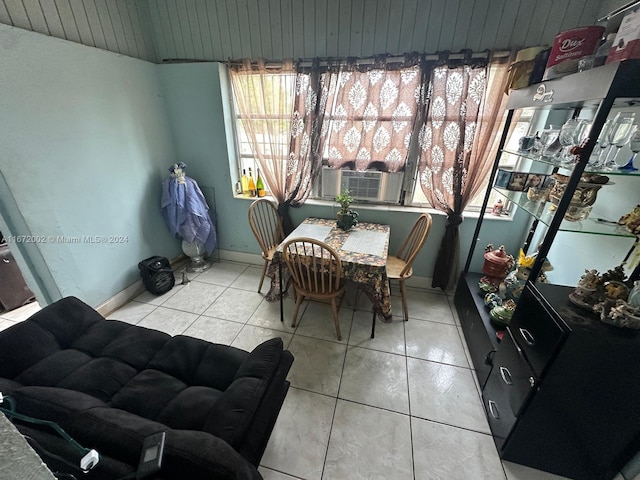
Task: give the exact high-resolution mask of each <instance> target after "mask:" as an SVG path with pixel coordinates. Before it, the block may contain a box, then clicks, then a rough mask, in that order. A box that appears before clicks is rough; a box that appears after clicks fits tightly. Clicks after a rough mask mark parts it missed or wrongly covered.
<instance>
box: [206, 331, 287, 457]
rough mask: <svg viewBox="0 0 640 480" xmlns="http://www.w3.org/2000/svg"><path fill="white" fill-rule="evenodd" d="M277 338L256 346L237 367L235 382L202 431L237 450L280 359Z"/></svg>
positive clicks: (221, 398)
mask: <svg viewBox="0 0 640 480" xmlns="http://www.w3.org/2000/svg"><path fill="white" fill-rule="evenodd" d="M282 352H283V345H282V339H281V338H272V339H271V340H267V341H266V342H264V343H262V344H260V345H258V346H257V347H256V348H255V349H254V350H253V351H252V352H251V353H250V354H249V356H248V357H247V358H246V359H245V360H244V361H243V363H242V364H241V365H240V367H239V368H238V370H237V372H236V375H235V379H234V380H233V382H231V384H230V385H229V386H228V387H227V388H226V389H225V390H224V392H223V393H222V395H221V396H220V397H219V398H218V400H217V401H216V403H215V405H214V406H213V408H212V409H211V411H210V412H209V415H208V416H207V419H206V421H205V424H204V431H206V432H209V433H212V434H213V435H216V436H218V437H220V438H222V439H224V440H225V441H227V442H228V443H229V444H230V445H231V446H233V447H234V448H237V447H238V446H239V445H241V444H242V443H243V442H244V440H245V438H246V435H247V432H248V430H249V427H250V425H251V422H252V421H253V417H254V415H255V413H256V411H257V409H258V407H259V405H260V404H261V402H262V400H263V397H264V396H265V393H266V391H267V389H268V387H269V384H270V383H271V381H272V378H273V377H274V375H275V372H276V371H277V369H278V365H279V364H280V360H281V358H282Z"/></svg>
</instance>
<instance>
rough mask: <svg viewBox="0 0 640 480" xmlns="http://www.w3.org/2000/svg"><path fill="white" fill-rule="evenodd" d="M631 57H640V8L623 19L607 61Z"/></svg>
mask: <svg viewBox="0 0 640 480" xmlns="http://www.w3.org/2000/svg"><path fill="white" fill-rule="evenodd" d="M629 58H640V10H636V11H634V12H631V13H628V14H627V15H625V17H624V18H623V19H622V23H621V24H620V28H619V29H618V33H617V34H616V38H615V40H614V41H613V46H612V47H611V50H609V55H608V56H607V63H612V62H619V61H622V60H627V59H629Z"/></svg>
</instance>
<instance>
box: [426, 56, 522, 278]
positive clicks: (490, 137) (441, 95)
mask: <svg viewBox="0 0 640 480" xmlns="http://www.w3.org/2000/svg"><path fill="white" fill-rule="evenodd" d="M440 63H441V65H439V66H437V67H436V68H434V70H433V72H432V74H431V81H430V87H429V96H430V101H429V103H428V110H427V118H426V122H425V123H424V125H423V127H422V129H421V132H420V136H419V141H418V145H419V152H420V153H419V154H420V158H419V175H420V177H419V178H420V186H421V188H422V190H423V192H424V194H425V196H426V197H427V199H428V200H429V202H430V203H431V205H432V206H433V207H434V208H437V209H438V210H441V211H443V212H446V214H447V223H446V227H445V233H444V236H443V238H442V242H441V245H440V250H439V251H438V256H437V258H436V264H435V267H434V272H433V283H432V286H433V287H438V288H441V289H443V290H445V289H450V288H452V287H453V286H454V283H455V281H456V278H457V276H458V273H459V257H460V238H459V225H460V224H461V223H462V220H463V218H462V212H463V210H464V208H465V207H466V205H467V204H468V203H469V202H470V201H471V200H472V199H473V198H474V197H475V196H476V195H477V194H478V193H479V192H480V190H481V189H482V188H484V181H485V180H486V178H487V175H488V173H489V171H490V170H491V165H492V164H493V160H494V158H495V154H496V153H497V140H498V135H497V133H498V131H499V129H500V127H501V125H500V123H499V122H498V121H497V120H498V118H499V116H500V115H501V114H502V112H503V110H504V103H505V99H506V95H505V94H504V90H505V85H506V80H507V68H508V64H509V63H508V59H506V58H505V59H503V60H497V61H495V62H490V63H489V64H486V63H484V64H482V63H480V64H479V63H474V62H473V61H472V59H471V58H470V55H468V56H467V58H465V59H464V60H462V61H455V62H453V61H448V60H447V59H446V57H444V56H443V57H442V58H441V62H440Z"/></svg>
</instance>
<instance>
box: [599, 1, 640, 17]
mask: <svg viewBox="0 0 640 480" xmlns="http://www.w3.org/2000/svg"><path fill="white" fill-rule="evenodd" d="M637 5H640V0H634V1H633V2H629V3H627V4H626V5H624V6H622V7H618V8H616V9H615V10H612V11H611V12H609V13H608V14H607V15H605V16H604V17H602V18H599V19H598V22H604V21H605V20H609V19H611V18H613V17H615V16H616V15H620V14H621V13H622V12H626V11H627V10H629V9H630V8H633V7H635V6H637Z"/></svg>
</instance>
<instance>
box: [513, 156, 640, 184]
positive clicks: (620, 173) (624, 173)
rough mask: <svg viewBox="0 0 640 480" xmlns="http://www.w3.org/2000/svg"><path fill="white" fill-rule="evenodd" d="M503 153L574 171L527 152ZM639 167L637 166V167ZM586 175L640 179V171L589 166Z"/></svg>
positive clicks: (585, 170)
mask: <svg viewBox="0 0 640 480" xmlns="http://www.w3.org/2000/svg"><path fill="white" fill-rule="evenodd" d="M502 153H507V154H509V155H516V156H518V157H521V158H526V159H528V160H532V161H534V162H538V163H542V164H544V165H550V166H552V167H558V168H562V169H565V170H569V171H571V170H573V165H572V164H570V165H561V164H559V163H557V162H553V161H551V160H550V159H548V158H544V157H540V156H538V155H532V154H530V153H526V152H517V151H513V150H502ZM636 161H637V162H638V163H640V158H639V159H636ZM636 166H637V165H636ZM584 173H597V174H599V175H607V176H624V177H640V171H636V172H627V171H624V170H613V171H603V170H597V169H596V170H593V169H591V168H589V166H587V168H585V169H584Z"/></svg>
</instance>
